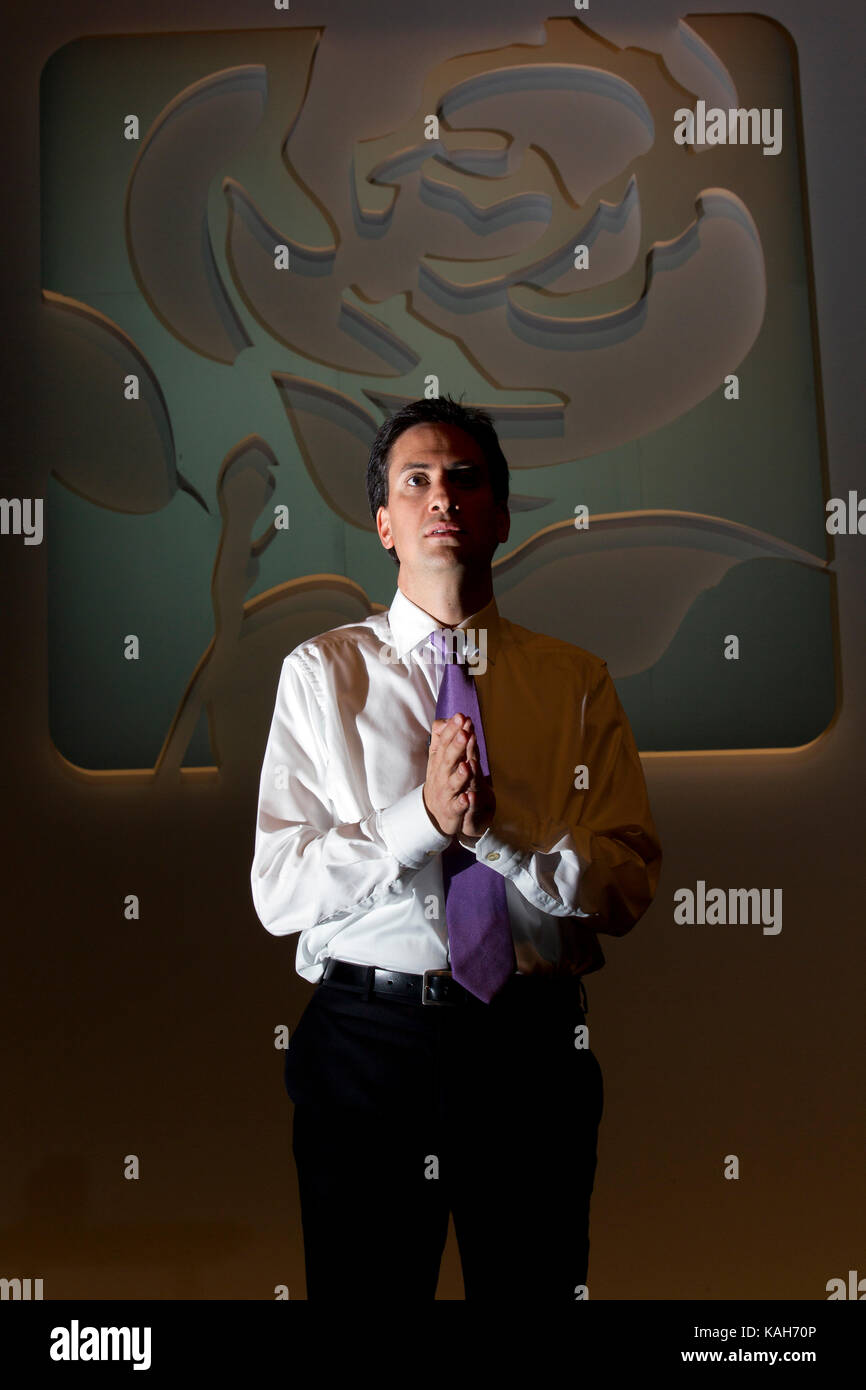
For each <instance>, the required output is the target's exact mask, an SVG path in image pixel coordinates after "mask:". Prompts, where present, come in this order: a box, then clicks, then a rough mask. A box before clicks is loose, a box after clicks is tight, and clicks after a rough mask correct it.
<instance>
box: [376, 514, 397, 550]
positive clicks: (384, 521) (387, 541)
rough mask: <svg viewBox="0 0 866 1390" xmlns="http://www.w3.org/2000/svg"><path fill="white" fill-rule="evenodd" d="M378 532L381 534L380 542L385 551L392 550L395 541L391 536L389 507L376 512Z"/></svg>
mask: <svg viewBox="0 0 866 1390" xmlns="http://www.w3.org/2000/svg"><path fill="white" fill-rule="evenodd" d="M376 530H377V531H378V532H379V540H380V541H381V542H382V544H383V546H384V547H385V549H386V550H390V549H391V547H392V546H393V544H394V539H393V537H392V535H391V521H390V518H389V516H388V508H387V507H379V509H378V511H377V512H376Z"/></svg>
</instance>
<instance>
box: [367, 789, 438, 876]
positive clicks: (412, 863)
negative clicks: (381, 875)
mask: <svg viewBox="0 0 866 1390" xmlns="http://www.w3.org/2000/svg"><path fill="white" fill-rule="evenodd" d="M379 833H380V834H381V836H382V839H383V840H384V841H385V844H386V845H387V847H388V853H389V854H392V855H393V856H394V858H395V859H396V860H397V863H398V864H405V865H406V867H407V868H409V869H423V867H424V865H425V864H429V862H430V859H431V858H432V856H433V855H434V854H441V853H442V851H443V850H444V849H447V848H448V846H449V845H450V843H451V836H450V835H443V834H442V833H441V832H440V831H438V830H437V829H436V826H435V825H434V824H433V822H432V820H431V819H430V815H429V812H428V810H427V807H426V806H425V805H424V786H423V783H422V785H421V786H420V787H415V788H414V789H413V790H412V791H411V792H407V793H406V795H405V796H401V797H400V800H399V801H395V802H394V804H393V806H387V807H386V808H385V809H384V810H383V811H380V812H379Z"/></svg>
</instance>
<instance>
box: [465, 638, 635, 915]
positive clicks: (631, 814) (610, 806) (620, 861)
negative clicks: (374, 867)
mask: <svg viewBox="0 0 866 1390" xmlns="http://www.w3.org/2000/svg"><path fill="white" fill-rule="evenodd" d="M601 668H602V669H601V672H600V674H599V677H598V679H597V680H596V682H595V684H594V686H593V688H592V690H591V691H590V693H589V695H588V696H587V697H586V698H585V699H583V700H581V701H580V714H581V716H582V717H581V718H580V719H579V725H578V727H579V740H578V744H577V753H576V758H575V762H576V763H581V764H585V765H586V767H587V769H588V779H589V785H588V787H587V788H586V789H585V790H578V789H574V790H573V791H571V792H570V794H569V796H568V799H567V805H566V807H565V814H564V818H563V819H562V820H561V821H559V822H557V823H553V824H549V825H548V826H547V827H546V831H545V834H544V837H543V841H542V842H541V843H539V844H536V845H521V844H519V843H517V840H516V837H515V835H514V834H513V832H512V831H511V830H510V829H509V827H507V826H504V825H502V824H500V823H499V822H497V818H496V816H494V818H493V822H492V824H491V825H490V827H489V829H488V830H487V831H486V832H485V833H484V834H483V835H482V836H481V837H480V838H479V840H478V841H477V842H476V844H475V846H474V849H475V854H476V856H477V858H479V859H480V860H482V861H483V862H484V863H486V864H488V865H489V866H490V868H492V869H495V870H496V871H497V872H499V873H501V874H504V875H505V877H506V878H508V879H510V880H511V882H512V883H513V884H514V886H515V887H516V888H517V889H518V890H519V891H520V893H521V894H522V895H523V897H525V898H526V899H527V900H528V901H529V902H531V903H533V904H535V905H536V906H537V907H540V908H541V909H542V911H544V912H548V913H550V914H551V915H552V916H555V917H581V918H586V919H587V921H586V925H587V926H588V927H590V928H592V929H593V930H595V931H600V932H607V933H610V934H611V935H613V936H622V935H624V934H625V933H626V932H627V931H629V930H630V928H631V927H633V926H634V924H635V923H636V922H637V921H638V920H639V919H640V917H642V916H643V914H644V912H645V911H646V909H647V908H648V907H649V905H650V903H651V902H652V900H653V897H654V896H655V891H656V888H657V886H658V880H659V875H660V872H661V862H662V851H661V845H660V842H659V839H658V835H657V833H656V829H655V825H654V823H653V819H652V815H651V813H650V807H649V798H648V796H647V789H646V781H645V779H644V774H643V768H642V766H641V761H640V756H639V754H638V751H637V746H636V744H635V741H634V736H633V734H632V731H631V726H630V725H629V722H628V719H627V717H626V713H625V711H624V709H623V707H622V705H621V703H620V700H619V696H618V695H617V692H616V687H615V685H614V683H613V680H612V678H611V676H610V673H609V671H608V669H607V662H605V661H602V663H601ZM576 713H577V711H576ZM494 790H495V788H494Z"/></svg>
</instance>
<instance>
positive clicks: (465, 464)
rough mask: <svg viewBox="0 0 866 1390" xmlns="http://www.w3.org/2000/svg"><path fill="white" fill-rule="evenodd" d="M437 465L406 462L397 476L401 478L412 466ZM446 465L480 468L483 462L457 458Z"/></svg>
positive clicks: (425, 466)
mask: <svg viewBox="0 0 866 1390" xmlns="http://www.w3.org/2000/svg"><path fill="white" fill-rule="evenodd" d="M435 466H436V465H435V464H432V463H404V464H403V467H402V468H401V469H399V470H398V472H397V477H398V478H399V477H400V476H401V475H402V474H403V473H407V472H408V471H409V469H410V468H435ZM445 467H446V468H452V469H453V468H480V467H481V464H480V463H479V462H478V460H477V459H455V460H454V462H453V463H446V465H445Z"/></svg>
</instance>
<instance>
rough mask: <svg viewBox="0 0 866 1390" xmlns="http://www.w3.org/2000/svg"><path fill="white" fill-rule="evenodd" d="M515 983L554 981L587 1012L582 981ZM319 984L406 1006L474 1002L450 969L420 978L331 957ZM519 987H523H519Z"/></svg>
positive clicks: (567, 978) (562, 977) (568, 977)
mask: <svg viewBox="0 0 866 1390" xmlns="http://www.w3.org/2000/svg"><path fill="white" fill-rule="evenodd" d="M514 978H515V979H518V980H539V979H541V980H544V981H545V982H546V984H545V988H551V989H552V988H553V986H554V982H555V983H556V985H557V986H558V987H559V988H560V989H565V990H567V991H568V995H569V997H571V994H572V992H574V994H575V995H576V996H577V999H578V1001H579V1004H578V1007H580V1008H582V1009H583V1012H584V1013H588V1012H589V1005H588V1004H587V1000H586V990H585V989H584V986H583V980H581V979H580V978H579V977H577V976H571V975H556V976H550V975H540V976H539V975H522V974H521V973H520V971H516V972H515V977H514ZM319 983H320V984H323V985H324V984H329V985H337V986H338V987H339V988H346V989H350V990H352V991H353V992H354V993H360V994H366V995H369V994H378V995H379V996H380V997H381V998H383V999H396V1000H397V1001H398V1002H400V1003H407V1004H450V1005H455V1004H468V1003H470V1002H471V1001H472V1000H475V1002H476V1003H477V1002H479V1001H478V1000H476V999H475V995H474V994H471V993H470V992H469V990H466V989H464V988H463V986H462V985H458V983H457V981H456V980H455V979H454V978H453V976H452V974H451V971H450V970H425V971H424V972H423V974H421V975H409V974H407V973H406V972H405V971H403V970H381V969H380V968H379V967H378V966H376V965H359V964H357V963H356V962H355V961H350V960H336V959H335V958H334V957H333V956H331V957H330V958H329V959H328V960H327V961H326V962H325V973H324V975H323V976H322V978H321V980H320V982H319ZM521 988H523V986H521Z"/></svg>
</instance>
